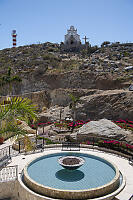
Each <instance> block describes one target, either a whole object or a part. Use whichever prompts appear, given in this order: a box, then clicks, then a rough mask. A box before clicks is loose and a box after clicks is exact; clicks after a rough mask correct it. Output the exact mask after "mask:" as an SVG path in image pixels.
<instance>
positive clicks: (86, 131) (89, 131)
mask: <svg viewBox="0 0 133 200" xmlns="http://www.w3.org/2000/svg"><path fill="white" fill-rule="evenodd" d="M128 134H130V132H129V131H125V130H124V129H122V128H120V127H119V126H117V125H116V124H114V123H113V122H112V121H110V120H107V119H101V120H99V121H90V122H88V123H87V124H84V125H83V126H82V127H81V128H80V129H79V131H78V132H77V139H78V140H85V138H86V139H87V138H88V137H89V136H99V137H106V138H115V139H124V138H125V137H126V136H127V135H128Z"/></svg>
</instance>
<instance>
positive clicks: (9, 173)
mask: <svg viewBox="0 0 133 200" xmlns="http://www.w3.org/2000/svg"><path fill="white" fill-rule="evenodd" d="M17 178H18V166H17V165H14V166H7V167H4V168H2V169H1V170H0V182H7V181H12V180H16V179H17Z"/></svg>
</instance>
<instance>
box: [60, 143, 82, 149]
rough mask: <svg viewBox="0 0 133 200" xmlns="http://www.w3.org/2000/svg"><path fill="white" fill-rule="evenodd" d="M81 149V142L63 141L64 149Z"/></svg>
mask: <svg viewBox="0 0 133 200" xmlns="http://www.w3.org/2000/svg"><path fill="white" fill-rule="evenodd" d="M72 150H73V151H80V143H72V142H64V143H62V151H72Z"/></svg>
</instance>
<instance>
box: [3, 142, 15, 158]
mask: <svg viewBox="0 0 133 200" xmlns="http://www.w3.org/2000/svg"><path fill="white" fill-rule="evenodd" d="M6 155H8V156H16V155H18V152H17V151H15V150H14V149H13V148H12V145H10V146H6V147H4V148H2V149H0V159H1V158H2V157H4V156H6Z"/></svg>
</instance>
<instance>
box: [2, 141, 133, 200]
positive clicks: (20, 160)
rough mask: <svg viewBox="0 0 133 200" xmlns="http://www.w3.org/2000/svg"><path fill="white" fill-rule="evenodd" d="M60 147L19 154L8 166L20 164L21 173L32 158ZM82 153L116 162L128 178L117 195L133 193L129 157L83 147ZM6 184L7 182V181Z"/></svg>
mask: <svg viewBox="0 0 133 200" xmlns="http://www.w3.org/2000/svg"><path fill="white" fill-rule="evenodd" d="M12 142H13V141H6V142H5V144H3V145H0V149H1V148H4V147H5V146H8V145H11V144H12ZM60 151H61V150H59V149H56V150H55V149H54V150H44V151H43V152H39V153H33V154H27V155H25V154H19V155H17V156H14V157H12V161H11V162H10V163H9V164H8V166H13V165H18V174H19V175H20V174H21V172H22V170H23V168H24V166H25V165H26V164H27V163H28V162H30V161H31V160H32V159H34V158H37V157H39V156H42V155H45V154H49V153H56V152H60ZM80 152H81V153H89V154H92V155H96V156H101V157H103V158H105V159H107V160H109V161H111V162H112V163H114V164H115V165H116V166H117V167H118V168H119V170H120V171H121V173H122V174H123V176H124V177H125V178H126V186H125V188H124V189H123V190H122V191H121V192H120V194H118V195H117V196H116V198H118V199H119V200H128V199H129V198H130V197H131V195H133V166H131V165H130V164H129V161H128V160H127V159H124V158H122V157H118V156H117V155H113V154H110V153H104V152H100V151H97V150H95V149H94V150H93V149H81V150H80ZM5 184H6V183H5Z"/></svg>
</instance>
